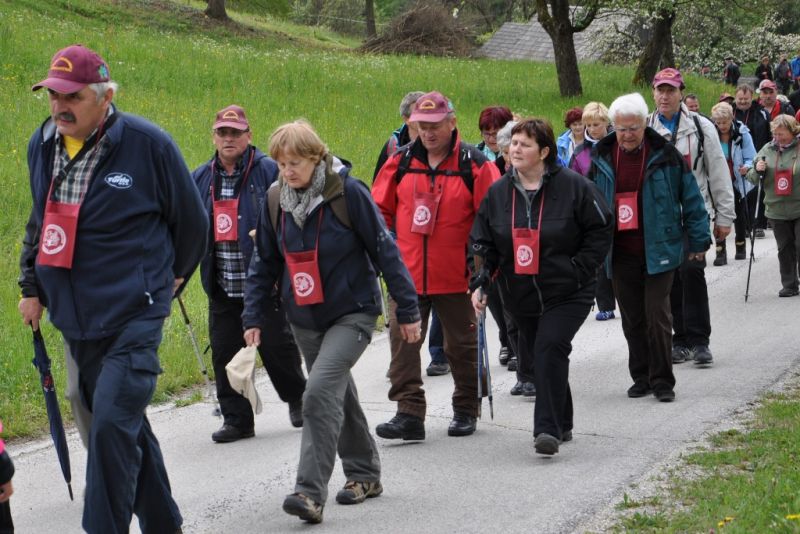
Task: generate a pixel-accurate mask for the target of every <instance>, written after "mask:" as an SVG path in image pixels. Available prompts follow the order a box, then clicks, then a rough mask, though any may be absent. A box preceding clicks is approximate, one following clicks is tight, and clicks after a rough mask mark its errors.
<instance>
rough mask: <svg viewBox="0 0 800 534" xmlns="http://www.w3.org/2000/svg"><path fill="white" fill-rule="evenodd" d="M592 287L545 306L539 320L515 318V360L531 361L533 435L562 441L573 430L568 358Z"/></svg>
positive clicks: (592, 292) (585, 313)
mask: <svg viewBox="0 0 800 534" xmlns="http://www.w3.org/2000/svg"><path fill="white" fill-rule="evenodd" d="M594 292H595V287H594V284H592V285H591V286H587V287H585V288H583V289H581V290H580V291H579V292H578V293H576V294H574V295H572V296H570V297H568V298H567V299H564V300H562V301H560V302H558V303H548V304H547V305H546V306H545V311H544V313H542V315H540V316H538V317H531V316H516V315H515V316H514V321H515V322H516V324H517V327H518V328H519V337H518V343H519V346H518V347H517V349H518V350H519V353H518V357H517V358H518V360H519V362H522V361H523V360H532V361H533V367H534V369H535V371H536V372H535V373H534V374H535V377H534V381H533V382H534V384H536V404H535V405H534V409H533V435H534V437H536V436H538V435H539V434H541V433H543V432H544V433H546V434H550V435H551V436H555V437H556V438H558V439H561V437H562V435H563V433H564V432H566V431H568V430H572V414H573V410H572V391H571V390H570V387H569V355H570V353H571V352H572V339H573V338H574V337H575V334H576V333H577V332H578V329H579V328H580V327H581V325H582V324H583V322H584V321H585V320H586V316H587V315H589V310H590V309H591V307H592V302H593V300H594Z"/></svg>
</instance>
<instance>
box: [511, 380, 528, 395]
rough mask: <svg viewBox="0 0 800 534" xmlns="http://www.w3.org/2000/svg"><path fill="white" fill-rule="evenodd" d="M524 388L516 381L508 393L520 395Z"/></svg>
mask: <svg viewBox="0 0 800 534" xmlns="http://www.w3.org/2000/svg"><path fill="white" fill-rule="evenodd" d="M524 386H525V384H524V383H523V382H520V381H519V380H518V381H517V383H516V384H514V387H513V388H511V391H510V392H509V393H511V394H512V395H522V388H523V387H524Z"/></svg>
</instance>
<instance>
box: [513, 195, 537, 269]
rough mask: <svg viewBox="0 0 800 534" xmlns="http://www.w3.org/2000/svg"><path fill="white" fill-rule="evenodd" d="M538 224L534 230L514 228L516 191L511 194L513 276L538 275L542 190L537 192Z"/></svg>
mask: <svg viewBox="0 0 800 534" xmlns="http://www.w3.org/2000/svg"><path fill="white" fill-rule="evenodd" d="M539 194H540V195H541V197H542V198H541V201H540V202H539V222H538V224H537V225H536V228H514V221H515V220H516V217H515V216H516V211H517V191H516V188H514V190H512V192H511V195H512V196H511V241H512V246H513V248H514V274H539V233H540V231H541V228H542V213H543V212H544V189H542V191H540V192H539Z"/></svg>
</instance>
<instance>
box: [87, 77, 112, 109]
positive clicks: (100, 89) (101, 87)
mask: <svg viewBox="0 0 800 534" xmlns="http://www.w3.org/2000/svg"><path fill="white" fill-rule="evenodd" d="M89 87H90V88H91V89H92V91H94V94H96V95H97V103H98V104H99V103H100V102H102V101H103V98H105V96H106V91H108V90H109V89H111V90H112V91H113V92H114V94H116V93H117V89H119V84H118V83H117V82H113V81H111V80H109V81H107V82H100V83H90V84H89Z"/></svg>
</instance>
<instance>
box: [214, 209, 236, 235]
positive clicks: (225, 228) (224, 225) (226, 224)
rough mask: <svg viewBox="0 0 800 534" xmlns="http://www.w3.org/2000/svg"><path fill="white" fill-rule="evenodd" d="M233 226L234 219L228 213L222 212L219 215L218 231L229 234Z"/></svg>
mask: <svg viewBox="0 0 800 534" xmlns="http://www.w3.org/2000/svg"><path fill="white" fill-rule="evenodd" d="M231 228H233V221H231V218H230V217H229V216H228V215H227V214H226V213H220V214H219V215H218V216H217V232H219V233H221V234H227V233H228V232H230V231H231Z"/></svg>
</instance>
